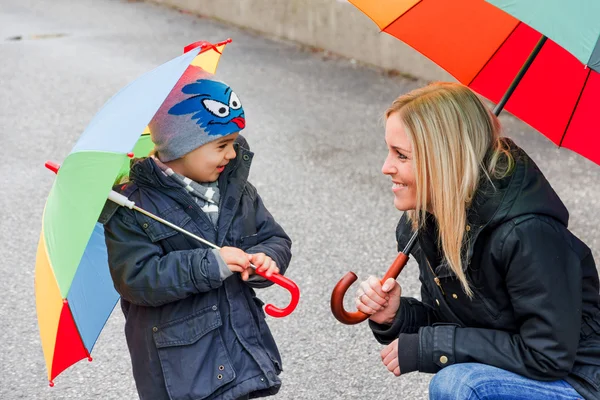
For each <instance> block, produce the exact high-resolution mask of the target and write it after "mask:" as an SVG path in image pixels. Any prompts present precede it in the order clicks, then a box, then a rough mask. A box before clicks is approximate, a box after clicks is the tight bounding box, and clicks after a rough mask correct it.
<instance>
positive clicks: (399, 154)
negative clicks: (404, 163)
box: [396, 151, 408, 160]
mask: <svg viewBox="0 0 600 400" xmlns="http://www.w3.org/2000/svg"><path fill="white" fill-rule="evenodd" d="M396 153H398V158H399V159H401V160H408V157H406V156H405V155H404V154H402V153H400V152H399V151H397V152H396Z"/></svg>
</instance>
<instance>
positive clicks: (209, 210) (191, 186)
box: [151, 156, 220, 227]
mask: <svg viewBox="0 0 600 400" xmlns="http://www.w3.org/2000/svg"><path fill="white" fill-rule="evenodd" d="M151 157H152V159H153V160H154V162H155V163H156V165H158V167H159V168H160V169H161V170H162V172H163V174H165V176H168V177H170V178H171V179H173V181H175V182H177V184H179V185H181V186H182V187H183V188H184V189H185V190H187V192H188V193H189V194H191V195H192V197H193V198H194V200H195V201H196V203H198V205H199V206H200V208H201V209H202V211H204V213H205V214H206V215H207V216H208V218H209V219H210V220H211V222H212V223H213V225H214V226H215V227H216V226H217V221H218V220H219V199H220V196H219V185H218V184H217V181H214V182H207V183H198V182H195V181H193V180H191V179H190V178H187V177H185V176H183V175H181V174H178V173H177V172H175V171H173V170H172V169H171V168H169V167H167V166H166V165H165V164H163V163H162V162H161V161H160V160H159V159H158V158H157V157H155V156H151Z"/></svg>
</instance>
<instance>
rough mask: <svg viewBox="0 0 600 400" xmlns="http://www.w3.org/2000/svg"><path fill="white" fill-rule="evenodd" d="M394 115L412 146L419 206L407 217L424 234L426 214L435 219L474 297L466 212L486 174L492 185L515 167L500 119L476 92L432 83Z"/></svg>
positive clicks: (406, 98) (396, 105) (397, 104)
mask: <svg viewBox="0 0 600 400" xmlns="http://www.w3.org/2000/svg"><path fill="white" fill-rule="evenodd" d="M392 114H397V115H398V117H399V118H400V120H401V121H402V123H403V126H404V129H405V132H406V134H407V136H408V138H409V140H410V142H411V144H412V153H413V163H414V168H415V178H416V192H417V200H416V201H417V205H416V209H415V210H410V211H407V213H408V217H409V218H410V220H411V221H412V224H413V228H414V229H420V228H422V227H423V226H424V224H425V218H426V212H427V211H430V212H431V213H432V214H433V215H434V216H435V218H436V220H437V223H438V229H439V238H438V245H439V246H441V249H442V250H443V254H444V257H445V260H446V262H447V263H448V266H449V267H450V269H451V270H452V271H453V272H454V274H455V275H456V277H457V278H458V279H459V281H460V283H461V285H462V287H463V290H464V291H465V293H466V294H467V295H468V296H469V297H472V296H473V291H472V290H471V288H470V286H469V282H468V280H467V277H466V275H465V272H464V271H463V254H462V251H463V250H464V249H465V248H466V246H464V247H463V242H464V241H465V231H466V229H467V209H468V208H469V206H470V205H471V202H472V201H473V197H474V195H475V192H476V190H477V187H478V184H479V181H480V178H481V173H484V174H485V175H486V177H487V178H488V179H489V180H490V181H491V177H495V178H501V177H502V176H505V175H506V174H508V172H509V171H510V169H511V168H512V165H513V164H514V162H513V159H512V157H511V155H510V152H509V150H508V146H507V144H506V143H505V142H504V141H503V140H502V139H501V138H500V124H499V122H498V119H497V118H496V116H495V115H493V114H492V113H491V112H490V110H489V109H488V108H487V107H486V106H485V105H484V104H483V103H482V101H481V100H480V99H479V97H477V95H476V94H475V93H474V92H473V91H471V89H469V88H468V87H466V86H463V85H460V84H457V83H433V84H430V85H428V86H425V87H423V88H420V89H416V90H413V91H411V92H410V93H407V94H405V95H402V96H400V97H398V98H397V99H396V100H395V101H394V102H393V103H392V105H391V106H390V108H389V109H388V110H387V111H386V113H385V117H386V119H387V118H389V117H390V116H391V115H392ZM486 156H487V157H486Z"/></svg>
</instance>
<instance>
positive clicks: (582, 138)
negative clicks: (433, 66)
mask: <svg viewBox="0 0 600 400" xmlns="http://www.w3.org/2000/svg"><path fill="white" fill-rule="evenodd" d="M350 2H351V3H352V4H354V5H355V6H356V7H357V8H359V9H360V10H361V11H362V12H364V13H365V14H366V15H367V16H369V17H370V18H371V19H372V20H373V21H374V22H375V23H376V24H377V25H378V26H379V28H380V29H381V30H382V31H384V32H387V33H389V34H390V35H392V36H395V37H396V38H398V39H400V40H402V41H403V42H405V43H407V44H408V45H410V46H411V47H413V48H415V49H416V50H418V51H419V52H421V53H422V54H423V55H425V56H426V57H428V58H430V59H431V60H433V61H434V62H436V63H437V64H438V65H440V66H441V67H442V68H444V69H445V70H446V71H448V72H449V73H450V74H452V75H453V76H454V77H455V78H456V79H457V80H458V81H460V82H461V83H463V84H465V85H467V86H469V87H470V88H472V89H473V90H475V91H476V92H478V93H480V94H481V95H483V96H485V97H487V98H488V99H490V100H491V101H493V102H495V103H498V106H497V110H496V112H499V111H500V109H502V108H503V107H504V108H506V109H507V110H508V111H510V112H511V113H513V114H514V115H516V116H517V117H519V118H520V119H522V120H523V121H524V122H526V123H528V124H529V125H531V126H532V127H534V128H535V129H537V130H538V131H540V132H541V133H543V134H544V135H545V136H547V137H548V138H549V139H550V140H552V141H553V142H554V143H556V144H557V145H559V146H564V147H567V148H569V149H571V150H574V151H576V152H577V153H579V154H581V155H583V156H584V157H586V158H588V159H590V160H592V161H594V162H595V163H600V120H599V117H598V116H597V114H596V113H595V110H596V109H597V99H598V96H599V95H600V75H599V71H600V44H599V42H598V38H599V37H600V22H598V21H599V20H598V15H600V2H598V1H583V0H579V1H568V2H567V1H560V0H547V1H546V0H545V1H541V0H535V1H534V0H528V1H515V0H489V2H486V1H484V0H454V1H447V0H400V1H398V0H379V1H372V0H350ZM491 3H493V4H495V5H497V6H498V7H501V8H502V9H503V10H505V11H506V12H505V11H503V10H501V9H500V8H498V7H496V6H494V5H492V4H491ZM507 12H508V13H507ZM509 13H510V14H512V15H510V14H509ZM513 15H514V16H513ZM531 26H533V28H535V29H537V31H536V30H534V29H533V28H532V27H531ZM540 32H542V33H540ZM544 35H545V36H544ZM546 37H548V40H546ZM557 43H558V44H557ZM528 61H529V62H528ZM527 68H529V69H528V70H527ZM515 78H520V82H519V79H517V80H515Z"/></svg>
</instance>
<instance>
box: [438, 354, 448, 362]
mask: <svg viewBox="0 0 600 400" xmlns="http://www.w3.org/2000/svg"><path fill="white" fill-rule="evenodd" d="M440 362H441V363H442V364H446V363H447V362H448V357H446V356H441V357H440Z"/></svg>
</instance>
